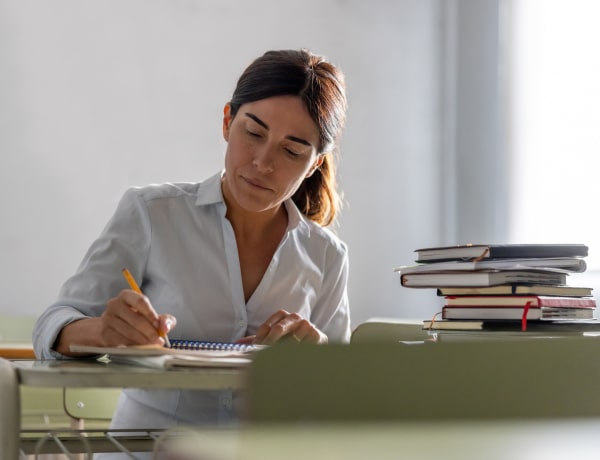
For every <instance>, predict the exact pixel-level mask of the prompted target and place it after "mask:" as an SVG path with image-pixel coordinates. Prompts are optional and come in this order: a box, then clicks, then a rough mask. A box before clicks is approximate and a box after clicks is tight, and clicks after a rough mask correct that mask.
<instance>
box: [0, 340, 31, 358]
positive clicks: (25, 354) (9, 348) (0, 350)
mask: <svg viewBox="0 0 600 460" xmlns="http://www.w3.org/2000/svg"><path fill="white" fill-rule="evenodd" d="M0 358H6V359H35V352H34V351H33V345H32V344H31V343H30V342H4V341H2V342H0Z"/></svg>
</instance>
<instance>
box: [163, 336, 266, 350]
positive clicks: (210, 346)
mask: <svg viewBox="0 0 600 460" xmlns="http://www.w3.org/2000/svg"><path fill="white" fill-rule="evenodd" d="M171 348H173V349H175V350H217V351H244V352H245V351H254V350H256V346H255V345H252V344H243V343H231V342H207V341H198V340H182V339H179V340H173V339H171Z"/></svg>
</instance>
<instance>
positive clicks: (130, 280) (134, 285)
mask: <svg viewBox="0 0 600 460" xmlns="http://www.w3.org/2000/svg"><path fill="white" fill-rule="evenodd" d="M122 272H123V276H124V277H125V279H126V280H127V283H128V284H129V287H130V288H131V289H133V290H134V291H135V292H137V293H138V294H142V295H143V293H142V290H141V289H140V287H139V286H138V284H137V283H136V282H135V279H134V278H133V276H132V275H131V272H130V271H129V270H127V269H126V268H124V269H123V270H122ZM158 335H160V336H161V337H162V338H163V339H164V341H165V346H167V347H168V348H171V342H170V341H169V337H168V336H167V334H165V333H164V332H161V331H158Z"/></svg>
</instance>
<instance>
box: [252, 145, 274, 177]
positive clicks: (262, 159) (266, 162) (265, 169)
mask: <svg viewBox="0 0 600 460" xmlns="http://www.w3.org/2000/svg"><path fill="white" fill-rule="evenodd" d="M252 164H253V165H254V167H255V168H256V169H257V170H258V171H259V172H260V173H261V174H268V173H270V172H273V171H274V169H275V148H273V147H270V146H269V145H264V146H262V147H261V148H258V149H256V150H255V151H254V157H253V158H252Z"/></svg>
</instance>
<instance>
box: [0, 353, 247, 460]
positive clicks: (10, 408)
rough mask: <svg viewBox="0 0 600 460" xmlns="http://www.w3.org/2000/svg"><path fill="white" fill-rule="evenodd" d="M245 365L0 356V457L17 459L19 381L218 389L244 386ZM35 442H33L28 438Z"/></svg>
mask: <svg viewBox="0 0 600 460" xmlns="http://www.w3.org/2000/svg"><path fill="white" fill-rule="evenodd" d="M243 384H244V372H243V370H241V369H217V368H193V369H192V368H187V369H178V370H169V371H164V370H159V369H149V368H148V369H147V368H141V367H136V366H128V365H123V364H115V363H101V362H98V361H96V360H92V359H86V360H56V361H54V360H49V361H35V360H23V361H7V360H5V359H0V414H2V417H3V424H2V425H3V426H2V430H0V445H1V446H3V449H0V460H4V459H10V460H14V459H16V458H18V457H19V448H20V444H21V440H20V435H19V432H20V401H19V385H28V386H41V387H77V388H83V387H89V388H93V387H106V388H126V387H130V388H147V389H159V388H160V389H168V388H177V389H190V390H192V389H193V390H218V389H229V390H235V389H241V388H242V387H243ZM27 442H28V443H29V444H31V443H32V442H33V441H31V439H29V438H28V441H27Z"/></svg>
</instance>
